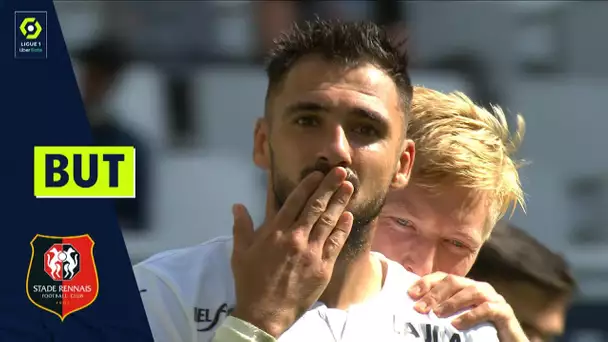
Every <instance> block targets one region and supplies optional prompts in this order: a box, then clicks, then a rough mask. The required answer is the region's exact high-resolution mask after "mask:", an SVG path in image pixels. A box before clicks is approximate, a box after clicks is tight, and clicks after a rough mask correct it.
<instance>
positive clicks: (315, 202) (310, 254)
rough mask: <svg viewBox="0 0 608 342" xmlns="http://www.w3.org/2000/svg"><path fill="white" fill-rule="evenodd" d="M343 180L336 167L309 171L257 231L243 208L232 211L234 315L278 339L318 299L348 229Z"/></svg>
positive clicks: (346, 185) (349, 216)
mask: <svg viewBox="0 0 608 342" xmlns="http://www.w3.org/2000/svg"><path fill="white" fill-rule="evenodd" d="M345 179H346V170H345V169H344V168H341V167H338V168H335V169H333V170H331V171H330V172H329V173H328V174H327V175H325V176H324V175H323V174H322V173H321V172H318V171H315V172H312V173H311V174H309V175H308V176H306V177H305V178H304V179H303V180H302V182H301V183H300V184H299V185H298V186H297V187H296V188H295V189H294V190H293V191H292V193H291V194H290V195H289V197H288V198H287V200H286V201H285V204H284V205H283V206H282V207H281V209H280V210H279V211H278V213H277V214H276V215H275V216H274V217H272V218H271V219H270V220H269V221H268V222H266V223H265V225H263V226H262V227H261V228H260V229H258V230H257V231H254V227H253V221H252V220H251V217H250V215H249V214H248V212H247V209H246V208H245V207H243V206H241V205H236V206H235V207H234V208H233V213H234V251H233V254H232V271H233V274H234V280H235V291H236V307H235V309H234V311H233V312H232V315H233V316H234V317H237V318H240V319H242V320H244V321H247V322H249V323H251V324H253V325H255V326H257V327H258V328H260V329H262V330H264V331H266V332H267V333H269V334H270V335H272V336H274V337H278V336H279V335H281V334H282V333H283V332H284V331H285V330H287V329H288V328H289V327H290V326H291V325H292V324H293V323H294V322H295V321H296V320H297V319H298V318H299V317H300V316H301V315H302V314H303V313H304V312H306V310H308V309H309V308H310V307H311V306H312V304H314V303H315V302H316V301H317V300H318V299H319V297H320V296H321V294H322V293H323V291H324V290H325V288H326V287H327V284H328V283H329V281H330V279H331V276H332V273H333V269H334V263H335V262H336V259H337V257H338V254H339V253H340V251H341V250H342V247H343V246H344V243H345V242H346V238H347V237H348V235H349V234H350V230H351V227H352V222H353V216H352V214H351V213H350V212H346V211H345V208H346V206H347V204H348V202H349V200H350V197H351V195H352V193H353V185H352V184H351V183H350V182H347V181H345Z"/></svg>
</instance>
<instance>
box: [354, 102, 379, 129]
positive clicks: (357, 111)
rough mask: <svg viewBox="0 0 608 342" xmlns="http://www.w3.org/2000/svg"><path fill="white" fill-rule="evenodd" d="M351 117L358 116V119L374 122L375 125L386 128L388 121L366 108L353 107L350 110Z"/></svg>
mask: <svg viewBox="0 0 608 342" xmlns="http://www.w3.org/2000/svg"><path fill="white" fill-rule="evenodd" d="M350 112H351V113H352V114H353V115H356V116H358V117H359V118H362V119H365V120H368V121H372V122H375V123H377V124H380V125H383V126H386V127H388V120H387V119H386V117H384V115H382V114H380V113H378V112H376V111H374V110H370V109H367V108H362V107H354V108H352V109H351V110H350Z"/></svg>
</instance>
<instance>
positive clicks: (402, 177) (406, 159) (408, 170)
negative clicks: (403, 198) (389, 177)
mask: <svg viewBox="0 0 608 342" xmlns="http://www.w3.org/2000/svg"><path fill="white" fill-rule="evenodd" d="M415 157H416V145H415V144H414V141H413V140H411V139H406V140H405V141H404V143H403V149H402V151H401V155H400V157H399V162H398V163H397V170H396V172H395V177H394V178H393V182H392V183H391V188H394V189H400V188H403V187H405V186H407V184H408V183H409V181H410V176H411V175H412V168H413V167H414V159H415Z"/></svg>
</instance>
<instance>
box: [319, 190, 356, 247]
mask: <svg viewBox="0 0 608 342" xmlns="http://www.w3.org/2000/svg"><path fill="white" fill-rule="evenodd" d="M353 191H354V187H353V185H352V183H350V182H343V183H342V185H341V186H340V188H339V189H338V191H336V192H335V193H334V195H333V196H332V198H331V200H330V201H329V204H328V205H327V210H325V212H324V213H323V214H321V216H320V217H319V219H318V220H317V223H316V224H315V225H314V227H313V228H312V230H311V231H310V236H309V238H308V241H309V242H310V243H311V244H317V245H319V246H320V247H323V246H324V244H325V240H326V239H327V237H328V236H329V234H330V233H331V232H332V231H333V229H334V227H335V226H336V224H337V223H338V220H339V219H340V215H342V213H344V210H345V209H346V206H347V205H348V201H349V200H350V197H351V196H352V194H353Z"/></svg>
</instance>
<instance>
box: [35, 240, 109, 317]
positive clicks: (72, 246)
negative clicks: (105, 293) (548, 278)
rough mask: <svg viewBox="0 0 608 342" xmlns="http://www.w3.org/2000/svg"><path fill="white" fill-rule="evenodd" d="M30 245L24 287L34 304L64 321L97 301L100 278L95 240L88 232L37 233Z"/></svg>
mask: <svg viewBox="0 0 608 342" xmlns="http://www.w3.org/2000/svg"><path fill="white" fill-rule="evenodd" d="M30 245H31V247H32V257H31V260H30V267H29V269H28V272H27V280H26V285H25V286H26V288H27V296H28V298H29V300H30V301H31V302H32V303H34V305H36V306H37V307H39V308H41V309H43V310H46V311H49V312H51V313H54V314H55V315H57V316H59V318H61V320H62V321H63V320H64V319H65V318H66V317H67V316H68V315H69V314H71V313H74V312H76V311H79V310H82V309H84V308H86V307H87V306H89V305H91V304H92V303H93V302H94V301H95V299H96V298H97V294H98V292H99V280H98V277H97V268H96V267H95V259H94V258H93V246H94V245H95V243H94V242H93V239H91V237H90V236H89V235H88V234H85V235H79V236H47V235H40V234H37V235H36V236H35V237H34V238H33V239H32V241H31V242H30Z"/></svg>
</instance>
